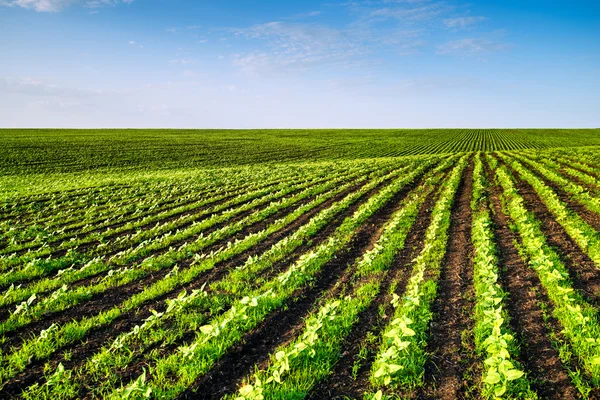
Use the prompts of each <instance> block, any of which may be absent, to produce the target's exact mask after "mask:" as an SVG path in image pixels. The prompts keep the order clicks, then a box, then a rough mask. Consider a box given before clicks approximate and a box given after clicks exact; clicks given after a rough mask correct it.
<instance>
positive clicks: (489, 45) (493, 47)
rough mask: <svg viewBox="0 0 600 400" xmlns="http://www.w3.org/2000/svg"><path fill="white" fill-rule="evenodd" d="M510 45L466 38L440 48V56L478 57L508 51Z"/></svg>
mask: <svg viewBox="0 0 600 400" xmlns="http://www.w3.org/2000/svg"><path fill="white" fill-rule="evenodd" d="M508 47H509V46H508V45H507V44H505V43H501V42H494V41H491V40H488V39H476V38H465V39H459V40H452V41H450V42H447V43H444V44H441V45H439V46H438V51H437V52H438V54H455V55H477V54H486V53H492V52H496V51H502V50H506V49H508Z"/></svg>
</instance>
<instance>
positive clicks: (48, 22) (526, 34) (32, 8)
mask: <svg viewBox="0 0 600 400" xmlns="http://www.w3.org/2000/svg"><path fill="white" fill-rule="evenodd" d="M599 93H600V1H597V0H589V1H580V0H570V1H565V0H556V1H552V0H547V1H542V0H537V1H532V0H502V1H488V0H479V1H471V2H468V1H463V0H355V1H353V0H320V1H319V0H303V1H296V0H285V1H284V0H279V1H275V0H263V1H248V0H198V1H186V0H0V127H73V128H108V127H123V128H125V127H131V128H136V127H137V128H426V127H440V128H444V127H448V128H463V127H464V128H470V127H472V128H493V127H498V128H509V127H523V128H525V127H540V128H542V127H572V128H575V127H582V128H585V127H600V95H599Z"/></svg>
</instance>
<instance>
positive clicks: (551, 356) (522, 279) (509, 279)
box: [486, 165, 578, 399]
mask: <svg viewBox="0 0 600 400" xmlns="http://www.w3.org/2000/svg"><path fill="white" fill-rule="evenodd" d="M486 171H487V174H488V180H489V182H495V179H494V176H493V173H492V171H491V170H490V168H489V166H487V165H486ZM490 189H491V197H490V200H491V205H492V211H493V212H492V220H493V223H494V226H495V231H494V235H495V237H496V244H497V246H498V252H499V259H500V260H499V261H500V270H501V274H500V280H501V283H502V285H503V286H504V289H505V290H506V291H507V292H508V293H509V297H508V298H507V302H506V305H507V309H508V311H509V315H510V317H511V327H512V329H513V330H514V332H516V334H517V336H516V337H517V340H518V341H519V343H521V358H522V362H523V364H524V366H525V369H526V370H527V373H528V375H529V377H530V381H531V382H532V388H533V389H534V390H535V391H536V392H537V393H538V395H539V396H540V398H543V399H577V398H578V393H577V390H576V388H575V387H574V386H573V384H572V383H571V381H570V379H569V375H568V373H567V371H566V370H565V369H564V368H563V365H562V363H561V360H560V357H559V354H558V352H557V351H556V349H555V348H554V347H552V343H551V341H550V339H549V337H548V334H549V332H548V331H547V330H546V328H545V325H544V314H543V311H542V309H541V308H540V306H539V304H538V303H539V302H540V301H541V302H544V303H545V304H547V305H550V302H549V300H548V298H547V296H546V295H545V293H544V291H543V289H542V286H541V283H540V281H539V279H538V277H537V275H536V274H535V271H533V270H532V269H531V268H529V267H527V266H526V265H525V263H524V262H523V260H522V259H521V256H520V255H519V252H518V250H517V248H516V247H515V245H514V243H518V238H517V236H516V235H515V233H513V232H512V231H511V230H510V229H509V225H508V224H509V221H508V218H507V217H506V216H505V214H504V212H503V211H502V205H501V202H500V193H501V188H500V187H499V186H498V185H497V184H495V183H492V184H491V185H490ZM550 310H551V309H550ZM550 312H551V311H550ZM558 330H560V329H558Z"/></svg>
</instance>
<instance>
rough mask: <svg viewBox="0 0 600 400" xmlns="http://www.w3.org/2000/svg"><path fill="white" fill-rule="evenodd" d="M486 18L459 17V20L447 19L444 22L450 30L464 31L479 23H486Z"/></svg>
mask: <svg viewBox="0 0 600 400" xmlns="http://www.w3.org/2000/svg"><path fill="white" fill-rule="evenodd" d="M486 19H487V18H486V17H481V16H479V17H457V18H447V19H445V20H444V25H446V26H447V27H448V28H452V29H463V28H466V27H468V26H471V25H474V24H476V23H478V22H482V21H485V20H486Z"/></svg>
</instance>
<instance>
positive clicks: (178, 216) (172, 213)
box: [0, 163, 375, 269]
mask: <svg viewBox="0 0 600 400" xmlns="http://www.w3.org/2000/svg"><path fill="white" fill-rule="evenodd" d="M355 164H356V165H355V166H351V167H350V168H346V169H342V170H340V171H338V172H337V173H330V174H327V171H321V172H320V175H321V178H331V177H333V176H341V175H343V174H344V173H357V172H358V173H360V171H361V170H362V172H363V173H365V170H372V169H373V168H374V167H375V166H369V165H368V164H364V163H355ZM318 177H319V176H314V177H311V178H309V179H312V180H315V179H316V178H318ZM306 179H307V178H305V177H300V178H294V179H287V178H286V179H285V180H281V178H280V180H279V182H274V183H275V184H276V186H273V184H272V183H273V182H271V183H270V184H267V185H265V184H262V183H261V182H258V181H257V182H256V183H255V184H256V186H257V188H261V187H262V190H248V191H246V192H245V193H243V194H239V195H237V196H231V194H225V195H223V196H218V197H217V198H208V199H206V198H205V199H203V200H201V201H200V202H199V203H194V202H191V203H189V204H184V205H183V206H182V207H177V208H174V209H171V210H166V211H164V212H159V213H151V214H150V215H147V216H145V217H144V218H141V219H140V220H132V221H129V222H127V223H125V224H120V223H119V224H118V226H112V227H110V226H109V227H108V229H106V230H104V231H103V230H102V229H97V228H94V229H92V230H91V232H90V233H89V234H88V235H84V236H83V237H71V240H64V241H62V242H61V241H60V238H55V239H54V240H53V242H52V243H59V246H58V247H52V248H51V246H50V245H49V244H46V245H43V247H42V248H41V249H38V250H37V251H34V252H28V253H26V254H22V252H17V253H13V254H11V255H10V256H4V257H1V258H0V267H2V266H3V268H2V269H5V268H6V267H7V266H10V265H19V264H23V263H24V262H27V261H30V260H32V259H35V258H41V257H45V256H47V255H51V254H52V253H53V252H55V251H58V250H63V251H65V250H70V251H73V250H74V249H76V248H77V247H78V246H81V245H86V244H92V243H95V242H100V243H101V245H100V248H99V250H98V251H97V253H102V252H106V251H108V249H112V248H116V249H123V248H127V247H128V246H130V245H132V244H135V243H138V242H139V241H142V240H144V239H147V238H151V237H153V236H155V235H157V234H159V233H164V232H169V231H171V230H174V229H177V228H179V227H185V226H186V225H189V224H190V223H192V222H194V221H195V220H197V219H198V218H200V217H202V216H203V215H207V214H209V213H214V212H216V211H219V210H226V209H228V208H230V207H232V206H235V205H237V204H242V203H244V202H248V201H249V200H252V199H257V198H260V197H261V196H263V195H265V194H267V193H269V192H274V191H276V190H281V189H283V188H286V187H289V186H291V185H292V183H293V182H295V183H296V184H299V183H302V182H303V181H306ZM227 197H233V198H231V199H230V200H228V201H225V202H224V203H223V204H218V205H217V206H215V207H211V208H208V209H206V208H204V209H203V208H202V207H206V206H209V205H210V204H211V203H215V202H216V201H219V200H221V199H224V200H227ZM198 208H199V212H195V210H196V209H198ZM163 220H164V221H166V222H165V223H162V221H163ZM152 223H156V224H157V225H156V226H154V227H152V228H150V227H149V226H150V225H151V224H152ZM140 228H144V229H140ZM135 231H137V232H135ZM128 232H133V233H130V234H128ZM111 242H112V243H111ZM109 245H110V247H109ZM88 247H89V246H88ZM95 249H96V246H91V249H90V250H88V252H90V251H94V250H95ZM75 255H78V254H77V253H75ZM78 256H79V257H81V255H78ZM72 258H73V257H71V259H72ZM68 261H70V260H67V262H68ZM85 261H86V262H87V261H89V260H85ZM53 262H55V261H54V260H53ZM63 264H64V263H63Z"/></svg>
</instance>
